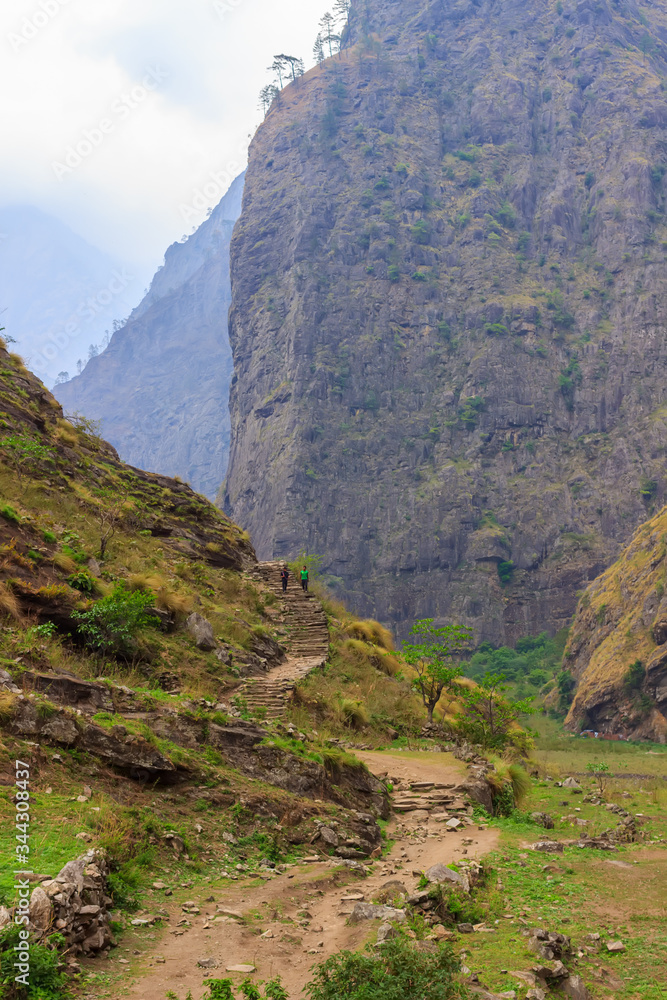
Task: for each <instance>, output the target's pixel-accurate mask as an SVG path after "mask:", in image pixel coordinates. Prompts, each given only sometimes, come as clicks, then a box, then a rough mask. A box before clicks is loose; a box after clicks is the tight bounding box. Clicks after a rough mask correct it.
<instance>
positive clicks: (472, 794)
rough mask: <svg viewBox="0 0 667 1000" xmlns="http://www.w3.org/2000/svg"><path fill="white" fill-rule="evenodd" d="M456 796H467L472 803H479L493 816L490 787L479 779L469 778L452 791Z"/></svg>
mask: <svg viewBox="0 0 667 1000" xmlns="http://www.w3.org/2000/svg"><path fill="white" fill-rule="evenodd" d="M454 793H455V794H456V795H467V796H468V797H469V798H471V799H473V801H474V802H479V804H480V805H481V806H483V807H484V808H485V809H486V811H487V812H488V814H489V816H493V794H492V791H491V786H490V785H489V784H488V782H487V781H485V780H484V779H483V778H481V777H472V776H471V777H469V778H467V779H466V780H465V781H464V782H462V784H460V785H457V786H456V788H455V789H454Z"/></svg>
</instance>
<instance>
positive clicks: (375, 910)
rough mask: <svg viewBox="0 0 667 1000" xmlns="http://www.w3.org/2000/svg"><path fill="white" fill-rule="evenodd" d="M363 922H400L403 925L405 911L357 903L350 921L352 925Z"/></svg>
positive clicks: (391, 907)
mask: <svg viewBox="0 0 667 1000" xmlns="http://www.w3.org/2000/svg"><path fill="white" fill-rule="evenodd" d="M362 920H382V921H388V920H398V921H399V922H400V923H402V922H403V921H404V920H405V911H404V910H397V909H396V908H395V907H393V906H384V905H382V904H377V903H356V904H355V906H354V909H353V910H352V913H351V914H350V917H349V921H350V923H351V924H358V923H360V922H361V921H362Z"/></svg>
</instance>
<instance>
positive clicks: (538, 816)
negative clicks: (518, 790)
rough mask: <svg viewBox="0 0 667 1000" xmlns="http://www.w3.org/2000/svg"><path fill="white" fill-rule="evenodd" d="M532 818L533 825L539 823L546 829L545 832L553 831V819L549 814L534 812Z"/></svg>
mask: <svg viewBox="0 0 667 1000" xmlns="http://www.w3.org/2000/svg"><path fill="white" fill-rule="evenodd" d="M530 818H531V819H532V821H533V823H537V825H538V826H542V827H544V829H545V830H553V828H554V821H553V817H551V816H550V815H549V813H545V812H534V813H531V814H530Z"/></svg>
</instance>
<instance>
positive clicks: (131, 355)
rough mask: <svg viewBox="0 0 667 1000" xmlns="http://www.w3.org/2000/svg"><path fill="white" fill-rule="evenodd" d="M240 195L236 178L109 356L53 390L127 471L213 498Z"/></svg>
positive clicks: (174, 250)
mask: <svg viewBox="0 0 667 1000" xmlns="http://www.w3.org/2000/svg"><path fill="white" fill-rule="evenodd" d="M242 191H243V175H241V177H238V178H237V179H236V180H235V181H234V183H233V184H232V186H231V188H230V189H229V191H228V193H227V194H226V195H225V197H224V198H223V199H222V201H221V202H220V204H219V205H218V206H217V207H216V208H215V209H214V210H213V212H212V213H211V216H210V217H209V218H208V219H207V220H206V222H204V223H203V224H202V225H201V226H200V227H199V229H197V231H196V232H195V233H194V235H192V236H190V237H189V238H188V239H187V240H185V242H183V243H174V244H173V245H172V246H171V247H169V249H168V250H167V253H166V254H165V261H164V266H163V267H161V268H160V269H159V270H158V272H157V274H156V275H155V277H154V278H153V281H152V284H151V287H150V289H149V291H148V293H147V294H146V297H145V298H144V299H143V301H142V302H141V303H140V305H138V306H137V308H136V309H135V310H134V311H133V312H132V314H131V315H130V317H129V319H128V320H127V322H126V323H125V325H124V326H122V327H121V328H120V329H119V330H117V331H116V332H115V333H114V334H113V336H112V338H111V343H110V344H109V346H108V348H107V349H106V350H105V351H103V353H102V354H100V355H99V356H98V357H96V358H93V359H92V360H91V361H90V362H89V363H88V364H87V366H86V368H85V369H84V371H83V372H82V374H81V375H79V376H77V377H76V378H73V379H72V380H71V381H70V382H66V383H64V384H62V385H58V386H56V387H55V389H54V392H55V394H56V395H57V397H58V399H59V400H60V402H61V403H62V404H63V406H64V407H65V409H66V410H67V412H69V413H72V412H75V411H77V412H80V413H83V414H84V415H85V416H86V417H89V418H90V419H93V420H99V421H100V423H101V429H102V433H103V434H104V436H105V437H107V438H108V440H109V441H111V442H112V444H113V445H115V447H116V448H117V449H118V451H119V453H120V455H121V456H122V457H123V458H124V459H125V460H126V461H127V462H130V463H131V464H132V465H136V466H139V467H140V468H143V469H149V470H152V471H154V472H162V473H166V474H168V475H172V476H175V475H178V476H180V477H181V478H182V479H184V480H186V481H187V482H190V483H191V484H192V486H193V487H194V488H195V489H196V490H197V491H199V492H200V493H204V494H205V495H206V496H209V497H210V498H211V499H212V498H213V497H214V496H215V494H216V492H217V490H218V488H219V486H220V483H221V482H222V480H223V478H224V474H225V468H226V465H227V455H228V452H229V414H228V408H227V397H228V394H229V382H230V379H231V377H232V359H231V352H230V348H229V339H228V336H227V313H228V310H229V304H230V301H231V293H230V284H229V244H230V240H231V236H232V230H233V228H234V222H235V220H236V219H237V217H238V215H239V212H240V210H241V194H242Z"/></svg>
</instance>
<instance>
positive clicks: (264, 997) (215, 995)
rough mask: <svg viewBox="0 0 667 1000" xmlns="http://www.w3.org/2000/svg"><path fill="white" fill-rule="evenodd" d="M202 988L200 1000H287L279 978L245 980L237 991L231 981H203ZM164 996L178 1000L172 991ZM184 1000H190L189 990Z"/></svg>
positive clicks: (287, 997)
mask: <svg viewBox="0 0 667 1000" xmlns="http://www.w3.org/2000/svg"><path fill="white" fill-rule="evenodd" d="M204 986H206V988H207V990H208V992H207V993H206V994H205V995H204V996H203V997H202V1000H237V998H239V997H241V996H243V997H245V1000H289V994H288V993H287V990H286V989H285V988H284V986H283V985H282V982H281V979H280V976H276V978H275V979H269V980H268V982H259V983H253V982H252V980H251V979H245V980H244V981H243V982H242V983H241V985H240V986H239V987H238V989H237V987H235V986H234V983H233V982H232V980H231V979H205V980H204ZM235 990H237V992H236V993H235ZM166 996H167V1000H179V998H178V995H177V994H176V993H174V992H173V991H172V990H169V991H168V993H167V994H166ZM185 1000H192V993H191V992H190V991H189V990H188V995H187V997H186V998H185Z"/></svg>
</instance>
